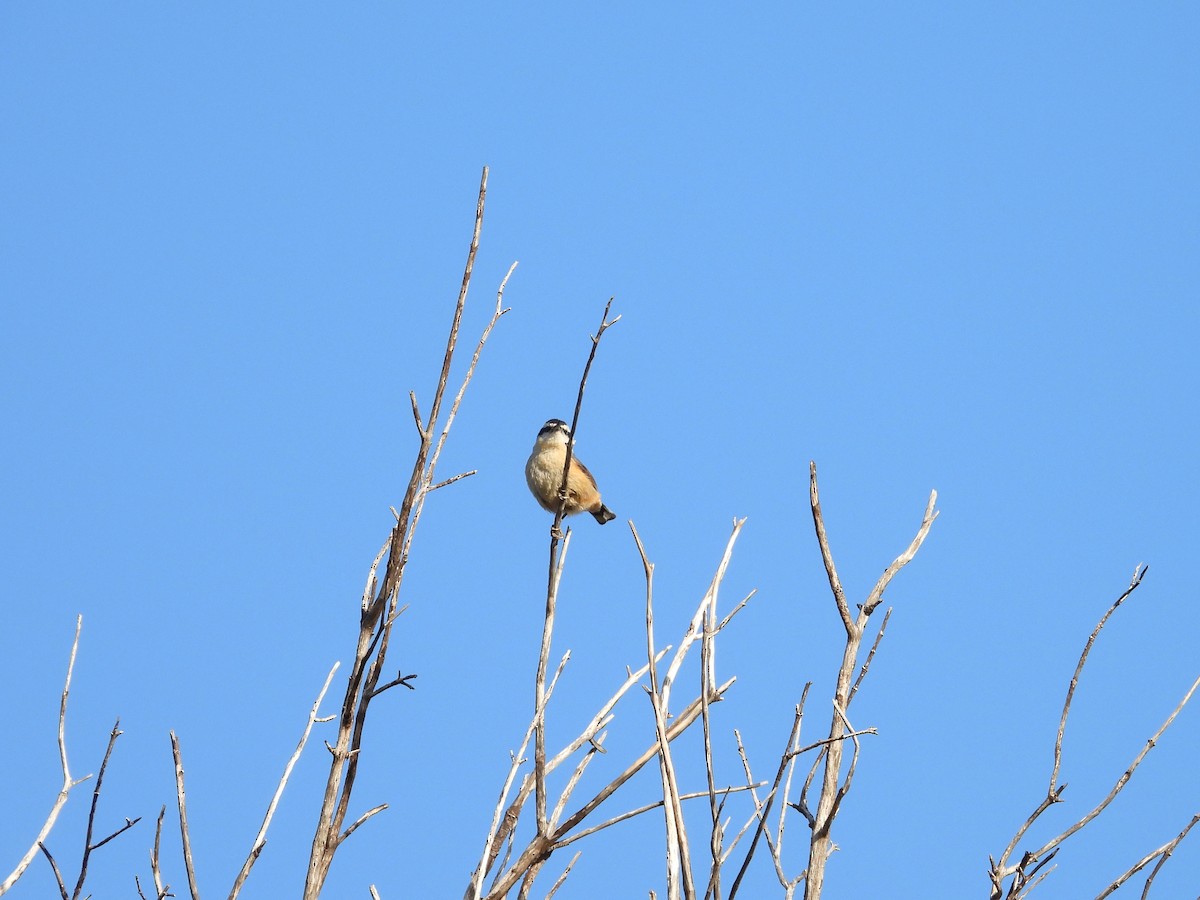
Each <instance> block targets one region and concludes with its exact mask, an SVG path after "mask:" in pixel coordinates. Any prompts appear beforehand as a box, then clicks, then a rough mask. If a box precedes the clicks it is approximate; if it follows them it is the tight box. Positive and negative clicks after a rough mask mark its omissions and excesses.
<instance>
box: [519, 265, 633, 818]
mask: <svg viewBox="0 0 1200 900" xmlns="http://www.w3.org/2000/svg"><path fill="white" fill-rule="evenodd" d="M510 271H511V270H510ZM506 280H507V277H506ZM496 304H497V309H498V308H499V305H500V300H499V299H498V298H497V301H496ZM611 306H612V298H609V301H608V303H607V304H606V305H605V307H604V314H603V315H602V316H601V317H600V328H599V330H598V331H597V332H596V336H595V337H593V338H592V349H591V351H590V352H589V353H588V358H587V363H586V364H584V367H583V375H582V376H581V377H580V379H579V392H578V394H577V395H576V399H575V414H574V416H573V417H572V419H571V439H570V440H568V441H567V452H566V455H565V456H564V459H563V474H562V482H561V485H560V487H559V497H560V498H561V499H560V502H559V505H558V511H557V512H556V513H555V515H554V522H553V523H552V524H551V526H550V566H549V575H548V577H547V586H546V615H545V618H544V620H543V626H542V644H541V652H540V654H539V655H538V669H537V676H536V679H535V684H534V720H535V726H534V744H533V766H534V779H535V781H534V787H535V790H534V811H535V815H536V817H537V833H538V835H539V836H545V835H546V834H547V833H548V829H549V825H548V822H547V819H546V711H545V706H546V696H545V684H546V664H547V662H548V660H549V656H550V643H551V636H552V634H553V630H554V607H555V603H556V602H557V599H558V583H559V579H561V577H562V564H563V561H562V559H560V558H559V557H560V554H559V540H560V538H561V537H562V527H561V526H562V520H563V516H564V515H565V514H566V510H567V475H568V473H569V472H570V471H571V459H572V456H573V455H574V451H575V438H576V436H577V434H578V429H579V413H580V410H581V409H582V408H583V392H584V390H585V388H586V387H587V379H588V373H589V372H590V371H591V369H592V362H593V360H595V358H596V350H597V349H598V348H599V346H600V338H601V337H602V336H603V334H604V332H605V331H606V330H607V329H608V327H609V326H610V325H613V324H615V323H616V321H617V320H618V319H620V318H621V317H620V316H617V318H616V319H613V320H612V321H611V322H610V321H608V311H609V308H610V307H611ZM568 534H569V531H568ZM566 552H567V547H566V539H565V538H563V546H562V554H561V555H562V556H564V557H565V556H566Z"/></svg>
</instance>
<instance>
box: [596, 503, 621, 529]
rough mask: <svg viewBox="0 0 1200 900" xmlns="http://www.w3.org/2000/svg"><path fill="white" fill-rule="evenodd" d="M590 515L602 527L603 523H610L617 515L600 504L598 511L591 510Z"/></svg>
mask: <svg viewBox="0 0 1200 900" xmlns="http://www.w3.org/2000/svg"><path fill="white" fill-rule="evenodd" d="M592 515H593V516H595V517H596V521H597V522H599V523H600V524H601V525H603V524H604V523H605V522H611V521H612V520H613V519H615V518H616V517H617V514H616V513H615V512H613V511H612V510H611V509H609V508H608V507H607V506H605V505H604V504H603V503H601V504H600V508H599V509H595V510H592Z"/></svg>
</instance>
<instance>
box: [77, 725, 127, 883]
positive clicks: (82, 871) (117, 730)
mask: <svg viewBox="0 0 1200 900" xmlns="http://www.w3.org/2000/svg"><path fill="white" fill-rule="evenodd" d="M122 733H123V732H122V731H121V720H120V719H117V721H116V722H115V723H113V727H112V730H111V731H110V732H109V735H108V746H107V747H106V748H105V750H104V759H103V760H102V761H101V763H100V770H99V772H98V773H97V775H96V786H95V788H93V790H92V807H91V809H90V810H89V811H88V821H87V829H86V831H85V832H84V838H83V858H82V859H81V861H80V863H79V879H78V880H77V881H76V882H75V890H74V892H73V893H72V894H71V896H72V898H75V900H78V897H79V895H80V894H81V893H83V882H84V881H85V880H86V879H87V869H88V862H89V860H90V859H91V857H92V851H93V850H98V849H100V848H101V847H103V846H104V845H105V844H107V843H108V842H109V841H111V840H112V839H113V838H115V837H116V836H117V835H119V834H121V833H122V832H125V831H128V830H129V829H130V828H132V827H133V826H134V825H136V824H137V823H138V822H140V821H141V818H142V817H141V816H138V817H137V818H136V819H126V820H125V824H124V825H123V826H122V827H121V828H119V829H117V830H116V831H114V832H113V833H112V834H110V835H109V836H108V837H106V838H104V839H102V840H100V841H98V842H97V843H95V844H93V843H92V834H93V831H94V829H95V825H96V810H97V808H98V807H99V806H100V789H101V787H102V786H103V784H104V773H105V772H106V771H108V761H109V759H110V758H111V757H112V752H113V747H114V746H115V745H116V743H117V738H119V737H120V736H121V735H122Z"/></svg>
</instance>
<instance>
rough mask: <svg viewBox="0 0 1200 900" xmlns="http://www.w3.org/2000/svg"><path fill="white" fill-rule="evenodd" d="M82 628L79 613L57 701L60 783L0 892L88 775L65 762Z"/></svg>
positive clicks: (20, 870) (5, 889)
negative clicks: (69, 707) (69, 700)
mask: <svg viewBox="0 0 1200 900" xmlns="http://www.w3.org/2000/svg"><path fill="white" fill-rule="evenodd" d="M82 630H83V616H79V617H77V618H76V619H75V640H74V641H72V642H71V657H70V660H69V661H68V662H67V678H66V681H65V682H64V683H63V689H62V697H61V699H60V700H59V704H58V760H59V764H60V765H61V766H62V773H63V781H62V787H61V788H59V791H58V796H57V797H56V798H55V799H54V804H53V805H52V806H51V807H50V812H49V814H48V815H47V816H46V821H45V822H44V823H42V827H41V830H40V831H38V835H37V837H36V838H34V840H33V844H32V846H30V848H29V849H28V850H26V851H25V855H24V856H22V857H21V859H20V860H19V861H18V862H17V867H16V868H15V869H13V870H12V872H11V873H10V874H9V875H8V877H7V878H5V879H4V881H2V882H0V896H2V895H4V894H6V893H8V889H9V888H11V887H12V886H13V885H14V884H16V883H17V881H18V880H20V878H21V876H22V875H24V874H25V870H26V869H28V868H29V864H30V862H32V861H33V857H34V855H35V854H36V853H37V852H38V849H39V848H40V847H41V845H42V843H43V842H44V841H45V840H46V838H47V837H49V835H50V829H52V828H53V827H54V823H55V822H56V821H58V814H59V813H60V812H62V808H63V807H64V806H66V804H67V796H68V795H69V794H70V793H71V789H72V788H73V787H75V786H76V785H79V784H82V783H83V782H85V781H87V780H88V779H89V778H91V777H92V776H91V775H84V776H83V777H82V778H74V779H73V778H71V767H70V765H68V763H67V697H68V696H69V695H70V693H71V676H72V675H73V674H74V673H75V654H76V653H77V652H78V651H79V633H80V631H82Z"/></svg>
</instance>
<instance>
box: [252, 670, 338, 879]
mask: <svg viewBox="0 0 1200 900" xmlns="http://www.w3.org/2000/svg"><path fill="white" fill-rule="evenodd" d="M340 665H341V663H340V662H335V663H334V664H333V668H331V669H330V670H329V674H328V675H326V676H325V684H324V685H322V686H321V692H320V693H319V694H317V699H316V702H314V703H313V705H312V709H311V710H310V711H309V713H308V722H307V724H305V726H304V733H303V734H302V735H301V736H300V742H299V743H298V744H296V749H295V751H294V752H293V753H292V755H291V758H290V759H288V761H287V765H286V766H284V767H283V776H282V777H281V778H280V779H279V785H278V786H277V787H276V788H275V795H274V796H273V797H272V798H271V802H270V804H269V805H268V806H267V812H266V815H264V816H263V821H262V825H261V826H260V827H259V829H258V834H257V835H255V837H254V844H253V845H252V846H251V848H250V855H249V856H247V857H246V861H245V862H244V863H242V868H241V871H239V872H238V874H237V878H236V879H234V882H233V887H232V888H231V889H230V891H229V900H235V898H236V897H237V896H238V894H239V893H241V890H242V885H243V884H245V882H246V878H247V877H249V875H250V869H251V868H252V867H253V866H254V863H255V862H256V861H257V860H258V857H259V854H260V853H262V851H263V848H264V847H265V846H266V845H267V829H268V828H269V827H270V826H271V819H272V818H274V816H275V809H276V807H278V806H279V801H280V799H281V798H282V797H283V789H284V788H285V787H286V786H287V783H288V779H289V778H291V776H292V769H294V768H295V767H296V763H297V762H298V761H299V759H300V754H301V753H303V752H304V745H305V744H307V743H308V736H309V734H311V733H312V728H313V725H314V724H316V722H317V721H318V719H317V711H318V710H319V709H320V708H321V701H322V700H324V699H325V693H326V691H328V690H329V685H330V683H331V682H332V681H333V676H334V673H335V672H337V670H338V666H340ZM326 721H328V720H326Z"/></svg>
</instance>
